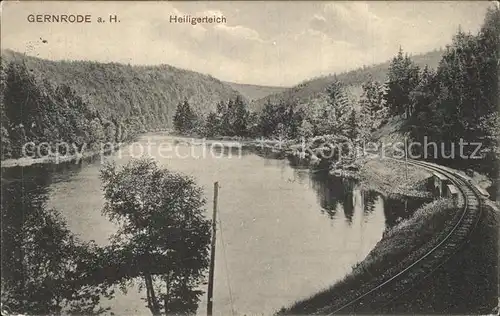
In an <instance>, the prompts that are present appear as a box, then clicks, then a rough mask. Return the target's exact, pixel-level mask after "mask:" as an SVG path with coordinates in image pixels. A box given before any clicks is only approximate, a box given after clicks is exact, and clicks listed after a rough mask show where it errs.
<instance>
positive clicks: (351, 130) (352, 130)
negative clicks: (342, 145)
mask: <svg viewBox="0 0 500 316" xmlns="http://www.w3.org/2000/svg"><path fill="white" fill-rule="evenodd" d="M356 115H357V114H356V110H354V109H352V110H351V113H350V114H349V123H348V135H347V136H348V137H349V139H350V140H351V141H354V140H355V139H356V138H357V137H358V128H359V127H358V119H357V118H356Z"/></svg>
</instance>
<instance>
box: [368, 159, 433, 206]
mask: <svg viewBox="0 0 500 316" xmlns="http://www.w3.org/2000/svg"><path fill="white" fill-rule="evenodd" d="M430 176H432V174H431V173H430V172H429V171H426V170H425V169H423V168H421V167H416V166H413V165H411V164H408V166H407V168H406V167H405V164H404V163H403V162H398V161H394V160H389V159H372V160H368V161H366V163H365V164H364V165H363V167H362V168H361V170H360V174H359V179H360V183H361V185H362V186H363V187H365V188H367V189H372V190H375V191H378V192H380V193H382V194H384V195H404V196H414V197H429V196H430V193H429V192H428V190H427V179H428V178H429V177H430Z"/></svg>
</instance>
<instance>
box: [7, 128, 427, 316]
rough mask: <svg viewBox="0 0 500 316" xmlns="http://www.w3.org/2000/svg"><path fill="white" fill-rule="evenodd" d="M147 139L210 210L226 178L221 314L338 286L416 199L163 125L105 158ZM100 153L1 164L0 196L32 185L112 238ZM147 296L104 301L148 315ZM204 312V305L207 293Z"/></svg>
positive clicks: (93, 232)
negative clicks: (177, 134) (198, 189)
mask: <svg viewBox="0 0 500 316" xmlns="http://www.w3.org/2000/svg"><path fill="white" fill-rule="evenodd" d="M186 140H187V139H186ZM147 144H150V145H149V146H150V147H149V148H151V151H150V154H151V153H152V156H153V157H154V158H155V159H156V160H157V161H158V162H159V163H160V164H161V166H163V167H165V168H168V169H170V170H174V171H178V172H181V173H184V174H188V175H191V176H193V177H194V178H195V179H196V181H197V183H198V184H199V185H200V186H202V187H203V188H204V192H205V195H206V200H207V201H208V202H207V205H206V209H207V216H208V217H210V216H211V208H212V205H211V201H212V195H213V182H215V181H218V182H219V184H220V190H219V199H218V201H219V208H218V219H219V220H220V221H218V223H217V225H218V227H217V228H218V235H217V247H216V261H215V267H216V268H215V283H214V307H213V308H214V314H215V315H229V314H234V315H243V314H247V315H248V314H252V315H256V314H258V315H260V314H264V315H268V314H272V313H273V312H275V311H277V310H278V309H280V308H281V307H283V306H287V305H290V304H292V303H293V302H294V301H296V300H299V299H303V298H306V297H308V296H310V295H313V294H314V293H316V292H317V291H320V290H322V289H324V288H326V287H328V286H330V285H332V284H333V283H334V282H335V281H337V280H339V279H342V278H343V277H344V276H345V275H346V274H347V273H349V272H350V271H351V266H353V265H354V264H355V263H357V262H358V261H360V260H362V259H363V258H364V257H365V256H366V255H367V254H368V252H369V251H370V250H371V249H372V248H373V246H374V245H375V244H376V243H377V242H378V241H379V240H380V238H381V237H382V234H383V232H384V230H385V229H386V228H388V227H390V226H392V225H394V224H395V223H396V222H397V218H398V217H400V216H404V214H406V213H408V214H409V213H410V212H411V211H412V210H413V209H415V208H416V207H418V205H419V204H420V203H408V202H402V201H398V200H394V199H388V198H385V197H383V196H382V195H380V194H378V193H377V192H374V191H369V190H363V189H361V188H360V186H359V185H358V184H356V183H355V182H354V181H352V180H347V179H342V178H334V177H331V176H328V175H325V174H323V173H314V172H311V171H309V170H308V169H304V168H299V167H294V166H292V165H291V164H290V162H289V161H287V160H286V159H271V158H267V157H263V155H262V154H257V153H255V152H253V151H252V150H249V149H239V148H236V147H222V146H213V144H211V145H200V144H190V142H189V140H187V142H184V141H179V140H178V138H177V139H174V138H173V137H171V136H169V135H166V134H152V135H145V136H143V137H141V138H140V139H139V140H138V141H137V142H136V144H134V145H133V146H132V145H129V146H125V147H123V148H122V149H121V150H120V152H116V153H114V154H112V155H110V156H108V157H105V158H103V159H104V160H115V161H116V162H117V164H124V163H126V162H127V161H129V160H130V159H131V158H132V156H134V155H139V154H140V152H139V151H140V150H141V148H140V147H141V145H143V146H146V145H147ZM164 144H168V145H169V146H170V149H171V152H170V153H171V154H170V155H168V157H166V155H157V153H158V152H161V151H159V147H161V146H165V145H164ZM227 145H231V144H229V143H227ZM231 146H234V144H232V145H231ZM142 149H144V148H142ZM204 152H205V153H204ZM203 153H204V154H203ZM101 162H102V161H101V159H100V158H97V159H93V160H92V161H83V162H81V163H80V164H74V163H70V164H64V165H45V166H31V167H24V168H21V167H16V168H9V169H5V170H3V175H2V185H3V186H5V187H4V189H5V190H4V191H3V193H4V198H5V199H7V200H9V199H11V198H13V199H14V198H15V197H16V196H21V195H23V194H24V195H25V196H26V194H28V193H27V192H28V191H29V194H30V199H32V200H33V199H34V200H36V199H40V200H42V201H44V202H46V204H47V207H50V208H54V209H56V210H58V211H59V212H61V214H62V215H63V217H64V219H65V221H66V222H67V224H68V227H69V228H70V229H71V231H72V232H74V233H75V234H77V235H78V236H79V237H80V238H81V239H82V240H95V241H96V242H97V243H99V244H106V243H107V242H108V238H109V236H110V235H111V234H112V233H113V232H114V231H115V230H116V227H115V226H114V225H113V224H112V223H111V222H109V220H108V219H107V218H105V217H104V216H103V215H102V214H101V209H102V206H103V203H104V198H103V194H102V188H101V183H100V180H99V170H100V167H101ZM20 179H22V181H19V180H20ZM20 183H22V185H20ZM27 188H31V189H29V190H27ZM23 192H24V193H23ZM410 202H412V201H410ZM413 202H415V201H413ZM5 205H16V204H15V203H14V204H5ZM23 207H26V206H23ZM410 208H411V209H410ZM401 210H402V212H403V213H401ZM405 210H406V211H405ZM4 224H5V225H8V223H4ZM204 287H206V285H204ZM204 290H206V288H204ZM143 296H145V294H144V293H142V294H140V293H138V292H137V288H132V289H130V290H129V291H128V292H127V294H122V293H121V292H117V295H116V297H115V298H114V299H113V300H111V301H104V302H103V306H111V307H112V309H111V310H112V311H113V312H114V313H116V314H119V315H123V314H146V315H148V314H150V313H149V310H148V309H147V308H145V306H144V305H145V303H144V302H143V301H142V300H141V297H143ZM198 313H199V314H206V297H205V296H203V298H202V301H201V302H200V305H199V309H198Z"/></svg>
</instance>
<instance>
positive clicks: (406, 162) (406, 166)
mask: <svg viewBox="0 0 500 316" xmlns="http://www.w3.org/2000/svg"><path fill="white" fill-rule="evenodd" d="M405 174H406V180H408V142H407V140H406V136H405Z"/></svg>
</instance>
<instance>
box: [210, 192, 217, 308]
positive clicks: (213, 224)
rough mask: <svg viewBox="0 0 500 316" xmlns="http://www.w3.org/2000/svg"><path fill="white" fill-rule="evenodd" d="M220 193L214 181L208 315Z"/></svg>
mask: <svg viewBox="0 0 500 316" xmlns="http://www.w3.org/2000/svg"><path fill="white" fill-rule="evenodd" d="M218 195H219V182H214V212H213V215H212V243H211V247H210V267H209V270H208V292H207V296H208V300H207V315H208V316H212V304H213V298H212V297H213V293H214V267H215V234H216V232H217V227H216V221H217V197H218Z"/></svg>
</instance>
